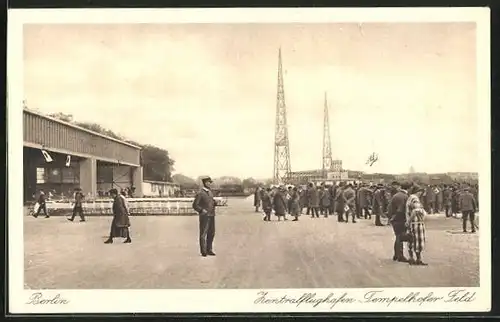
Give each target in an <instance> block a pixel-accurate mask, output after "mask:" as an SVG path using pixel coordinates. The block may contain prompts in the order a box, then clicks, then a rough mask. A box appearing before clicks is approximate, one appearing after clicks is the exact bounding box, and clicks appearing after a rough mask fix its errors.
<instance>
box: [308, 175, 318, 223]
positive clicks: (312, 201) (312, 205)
mask: <svg viewBox="0 0 500 322" xmlns="http://www.w3.org/2000/svg"><path fill="white" fill-rule="evenodd" d="M308 192H309V196H308V197H309V198H308V201H309V205H308V206H309V208H308V209H307V214H309V210H311V218H315V217H316V218H319V211H318V208H319V195H318V190H317V189H316V187H315V186H314V183H312V182H311V183H309V189H308Z"/></svg>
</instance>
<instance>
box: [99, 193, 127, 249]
mask: <svg viewBox="0 0 500 322" xmlns="http://www.w3.org/2000/svg"><path fill="white" fill-rule="evenodd" d="M109 195H110V196H111V198H113V220H112V221H111V229H110V232H109V238H108V239H107V240H106V241H105V242H104V243H105V244H112V243H113V238H116V237H121V238H125V241H124V243H125V244H129V243H131V242H132V239H131V238H130V231H129V227H130V218H129V216H128V215H129V214H128V211H127V208H126V207H125V202H124V201H123V198H122V197H121V196H120V195H119V194H118V190H116V189H111V190H110V191H109Z"/></svg>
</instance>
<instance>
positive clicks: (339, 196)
mask: <svg viewBox="0 0 500 322" xmlns="http://www.w3.org/2000/svg"><path fill="white" fill-rule="evenodd" d="M344 207H345V204H344V182H340V183H339V186H338V188H337V189H336V191H335V212H336V213H337V221H338V222H344V212H345V211H344Z"/></svg>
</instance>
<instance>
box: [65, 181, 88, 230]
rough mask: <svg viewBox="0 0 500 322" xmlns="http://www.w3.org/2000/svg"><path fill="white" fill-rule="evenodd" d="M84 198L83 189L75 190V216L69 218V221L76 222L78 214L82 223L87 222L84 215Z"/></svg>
mask: <svg viewBox="0 0 500 322" xmlns="http://www.w3.org/2000/svg"><path fill="white" fill-rule="evenodd" d="M83 198H85V196H84V194H83V193H82V189H80V188H76V189H75V205H74V206H73V215H72V216H71V218H68V220H69V221H73V220H75V217H76V214H78V215H79V216H80V222H83V221H85V216H84V215H83Z"/></svg>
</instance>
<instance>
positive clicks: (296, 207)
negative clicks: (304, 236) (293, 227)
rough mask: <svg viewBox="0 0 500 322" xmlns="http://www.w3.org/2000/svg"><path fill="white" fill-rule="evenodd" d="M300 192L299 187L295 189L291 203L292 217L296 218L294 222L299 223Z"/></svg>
mask: <svg viewBox="0 0 500 322" xmlns="http://www.w3.org/2000/svg"><path fill="white" fill-rule="evenodd" d="M299 198H300V196H299V191H298V189H297V187H293V190H292V193H291V198H290V200H291V202H290V215H292V216H294V217H295V219H293V220H292V221H298V220H299V216H300V206H299Z"/></svg>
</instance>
